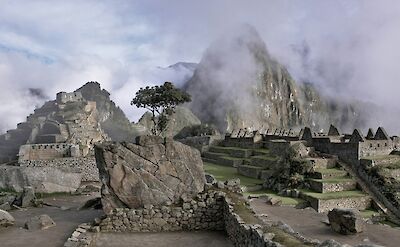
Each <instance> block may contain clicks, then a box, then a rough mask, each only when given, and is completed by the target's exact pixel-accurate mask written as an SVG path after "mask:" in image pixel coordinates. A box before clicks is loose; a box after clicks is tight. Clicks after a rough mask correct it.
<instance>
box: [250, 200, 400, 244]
mask: <svg viewBox="0 0 400 247" xmlns="http://www.w3.org/2000/svg"><path fill="white" fill-rule="evenodd" d="M251 206H252V207H253V209H254V210H255V211H256V213H257V214H263V215H266V217H265V219H266V220H270V221H282V222H284V223H286V224H288V225H289V226H291V227H292V228H293V230H295V231H296V232H299V233H300V234H302V235H303V236H305V237H308V238H312V239H318V240H320V241H324V240H327V239H334V240H336V241H338V242H340V243H342V244H350V245H358V244H371V243H372V244H377V245H382V246H387V247H390V246H393V247H397V246H399V243H400V230H399V229H395V228H392V227H390V226H387V225H375V224H367V226H366V230H365V231H364V232H362V233H359V234H356V235H351V236H348V235H347V236H345V235H341V234H339V233H335V232H333V231H332V230H331V228H330V226H328V225H326V224H325V223H324V222H326V221H327V219H328V218H327V216H326V214H323V213H317V212H316V211H315V210H313V209H311V208H308V209H303V210H301V209H296V208H294V207H291V206H270V205H267V204H266V203H265V202H264V201H263V200H261V199H254V200H252V201H251ZM300 210H301V211H300Z"/></svg>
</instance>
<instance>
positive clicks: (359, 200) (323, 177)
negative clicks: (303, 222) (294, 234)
mask: <svg viewBox="0 0 400 247" xmlns="http://www.w3.org/2000/svg"><path fill="white" fill-rule="evenodd" d="M202 156H203V161H204V167H205V170H206V172H208V173H210V174H213V175H214V176H215V177H216V179H218V180H226V179H232V178H240V180H241V183H242V185H243V186H244V187H246V189H247V191H251V192H248V193H249V194H268V195H273V196H275V197H280V199H282V201H284V202H286V204H292V205H295V204H296V203H297V202H300V201H308V202H309V204H310V206H311V207H312V208H314V209H315V210H316V211H318V212H327V211H329V210H331V209H333V208H356V209H358V210H360V211H361V212H362V213H363V214H364V215H368V216H370V215H371V214H376V213H377V212H376V211H374V210H372V211H371V202H372V199H371V197H370V196H368V195H367V194H366V193H364V192H362V191H361V190H360V189H359V188H358V186H357V182H356V181H355V180H354V179H353V178H352V177H351V176H350V175H349V174H348V173H347V172H346V171H345V170H343V169H341V168H340V167H339V165H338V163H337V160H336V159H334V158H322V157H321V158H318V157H317V158H307V159H308V160H309V161H310V162H311V163H312V165H313V170H314V172H312V173H309V174H306V175H305V182H306V183H307V184H308V185H309V189H298V191H299V193H298V195H297V196H298V197H299V198H290V196H292V194H291V193H289V194H287V195H286V196H278V195H277V192H274V191H271V190H265V189H262V187H261V185H262V184H263V182H264V181H265V179H266V178H267V177H268V175H269V174H271V173H272V170H271V168H273V167H274V164H276V162H277V161H278V157H277V156H275V155H273V154H272V153H271V152H270V150H268V149H245V148H238V147H225V146H213V147H211V148H210V149H209V151H208V152H203V154H202ZM289 198H290V199H289ZM288 202H290V203H288Z"/></svg>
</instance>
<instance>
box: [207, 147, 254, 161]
mask: <svg viewBox="0 0 400 247" xmlns="http://www.w3.org/2000/svg"><path fill="white" fill-rule="evenodd" d="M209 151H210V152H214V153H224V154H227V155H229V156H232V157H236V158H248V157H250V156H251V155H252V154H253V151H252V150H251V149H244V148H236V147H221V146H212V147H210V149H209Z"/></svg>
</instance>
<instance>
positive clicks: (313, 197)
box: [300, 190, 372, 212]
mask: <svg viewBox="0 0 400 247" xmlns="http://www.w3.org/2000/svg"><path fill="white" fill-rule="evenodd" d="M300 197H301V198H302V199H304V200H306V201H308V202H310V205H311V207H312V208H313V209H315V210H316V211H317V212H327V211H329V210H332V209H333V208H353V209H358V210H365V209H368V208H370V206H371V202H372V199H371V197H370V196H368V195H367V194H365V193H363V192H361V191H358V190H354V191H341V192H329V193H315V192H309V191H301V193H300Z"/></svg>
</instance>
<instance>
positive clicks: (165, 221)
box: [100, 191, 224, 232]
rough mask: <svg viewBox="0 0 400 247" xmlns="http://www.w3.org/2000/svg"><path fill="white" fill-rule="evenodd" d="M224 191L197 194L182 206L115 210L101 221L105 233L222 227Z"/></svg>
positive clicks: (216, 228)
mask: <svg viewBox="0 0 400 247" xmlns="http://www.w3.org/2000/svg"><path fill="white" fill-rule="evenodd" d="M223 201H224V193H222V192H217V191H210V192H208V193H201V194H199V195H198V196H197V197H196V198H195V199H194V200H190V201H186V202H183V204H182V206H169V207H167V206H155V207H153V206H152V205H149V206H145V208H144V209H129V208H117V209H114V210H113V211H112V212H111V213H110V214H109V215H108V216H107V218H106V219H104V220H103V221H102V223H101V224H100V229H101V231H104V232H160V231H186V230H223V229H224V222H223Z"/></svg>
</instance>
